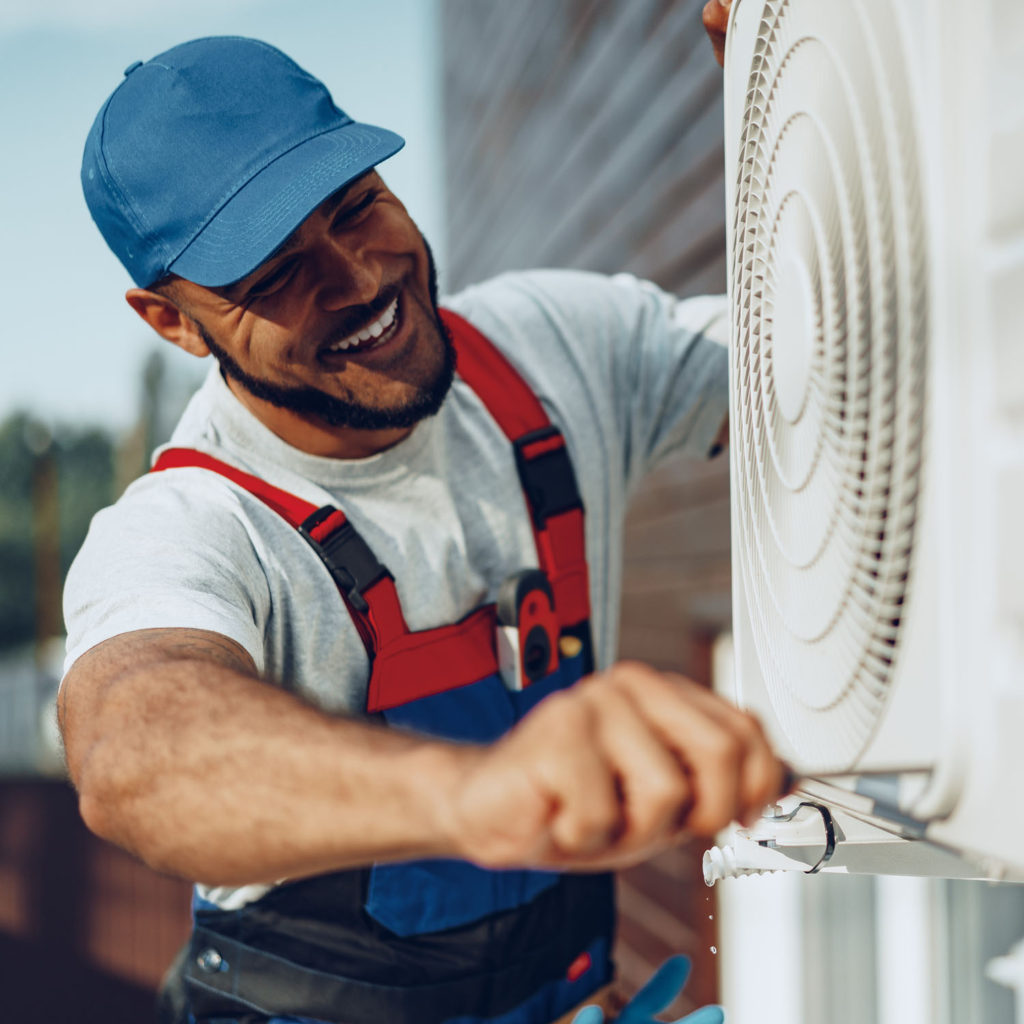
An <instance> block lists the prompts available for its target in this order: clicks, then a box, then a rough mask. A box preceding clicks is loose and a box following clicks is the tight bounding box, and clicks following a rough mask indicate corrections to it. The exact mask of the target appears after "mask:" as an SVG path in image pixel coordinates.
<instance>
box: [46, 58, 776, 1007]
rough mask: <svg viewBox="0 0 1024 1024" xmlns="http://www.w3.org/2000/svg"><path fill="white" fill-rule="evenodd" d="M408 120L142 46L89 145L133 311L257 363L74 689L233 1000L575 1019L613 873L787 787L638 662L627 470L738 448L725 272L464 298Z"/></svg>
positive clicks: (149, 532) (123, 514) (71, 732)
mask: <svg viewBox="0 0 1024 1024" xmlns="http://www.w3.org/2000/svg"><path fill="white" fill-rule="evenodd" d="M401 145H402V142H401V140H400V139H399V138H398V137H397V136H395V135H394V134H393V133H390V132H387V131H385V130H383V129H379V128H374V127H372V126H368V125H361V124H358V123H355V122H353V121H351V120H350V119H349V118H348V117H347V116H346V115H344V114H343V113H342V112H341V111H339V110H338V109H337V108H336V107H335V106H334V105H333V102H332V101H331V99H330V97H329V96H328V95H327V93H326V90H325V89H324V88H323V86H322V84H321V83H319V82H318V81H317V80H316V79H314V78H312V77H311V76H309V75H308V74H306V73H305V72H304V71H302V70H301V69H300V68H298V67H297V66H296V65H294V64H293V63H292V62H291V61H290V60H288V59H287V58H286V57H285V56H284V55H283V54H281V53H279V52H278V51H276V50H274V49H273V48H272V47H269V46H267V45H266V44H263V43H259V42H256V41H253V40H245V39H237V38H223V39H207V40H196V41H193V42H191V43H186V44H183V45H182V46H180V47H175V48H174V49H172V50H170V51H168V52H167V53H165V54H161V55H160V56H158V57H156V58H154V59H153V60H151V61H149V62H147V63H145V64H137V65H133V66H132V67H131V68H129V69H128V70H127V72H126V77H125V79H124V81H123V82H122V83H121V85H120V86H119V87H118V89H117V90H115V92H114V93H113V95H112V96H111V98H110V99H109V100H108V102H107V103H106V104H105V105H104V107H103V109H102V110H101V111H100V114H99V115H98V117H97V120H96V122H95V124H94V127H93V131H92V133H91V134H90V137H89V140H88V142H87V145H86V153H85V158H84V161H83V171H82V180H83V187H84V189H85V192H86V197H87V200H88V202H89V205H90V210H91V212H92V214H93V217H94V219H95V220H96V222H97V225H98V226H99V228H100V230H101V231H102V233H103V234H104V237H105V238H106V240H107V241H108V244H109V245H110V246H111V248H112V249H113V250H114V252H115V253H116V254H117V255H118V257H119V258H120V259H121V260H122V262H123V263H124V265H125V266H126V268H127V269H128V270H129V272H130V273H131V275H132V277H133V278H134V281H135V287H133V288H131V289H130V290H129V291H128V293H127V296H126V297H127V300H128V302H129V303H130V305H131V306H132V307H133V309H135V310H136V312H137V313H138V314H139V315H140V316H141V317H142V318H143V319H144V320H146V322H147V323H149V324H150V325H151V326H152V327H153V328H154V329H155V330H156V331H157V332H158V333H159V334H160V335H161V336H162V337H164V338H165V339H167V340H168V341H170V342H172V343H173V344H176V345H178V346H179V347H181V348H183V349H185V350H186V351H188V352H190V353H192V354H195V355H198V356H203V355H207V354H209V353H213V354H214V355H215V357H216V359H217V363H218V365H219V370H220V372H219V373H216V372H214V373H211V375H210V376H209V377H208V379H207V381H206V383H205V384H204V386H203V388H202V389H201V391H200V392H199V393H198V394H197V396H196V397H195V399H193V402H192V403H191V404H190V406H189V408H188V410H187V411H186V413H185V415H184V416H183V419H182V421H181V423H180V424H179V426H178V428H177V430H176V432H175V435H174V438H173V440H172V446H173V447H172V449H171V450H169V451H165V452H164V453H162V455H161V456H160V458H159V460H158V461H157V464H156V469H157V470H158V472H154V473H151V474H148V475H147V476H146V477H145V478H143V479H142V480H140V481H137V482H136V483H135V484H133V485H132V487H131V488H129V490H128V491H127V492H126V494H125V495H124V497H123V498H122V499H121V500H120V501H119V502H118V504H117V505H116V506H114V507H113V508H112V509H109V510H106V511H105V512H103V513H101V514H100V515H99V516H98V517H97V518H96V520H95V522H94V525H93V528H92V530H91V531H90V536H89V538H88V540H87V542H86V544H85V546H84V548H83V550H82V552H81V554H80V555H79V558H78V559H77V560H76V563H75V566H74V567H73V569H72V572H71V574H70V576H69V580H68V586H67V592H66V601H65V603H66V612H67V620H68V630H69V653H68V668H67V672H66V675H65V679H64V682H63V686H62V691H61V699H60V718H61V725H62V729H63V734H64V738H65V744H66V749H67V757H68V765H69V769H70V772H71V775H72V778H73V780H74V782H75V784H76V786H77V788H78V792H79V796H80V805H81V810H82V814H83V816H84V818H85V820H86V822H87V823H88V824H89V826H90V827H91V828H92V829H94V830H95V831H96V832H97V833H99V834H100V835H103V836H105V837H107V838H109V839H111V840H113V841H114V842H117V843H119V844H120V845H122V846H124V847H125V848H127V849H129V850H132V851H133V852H135V853H136V854H138V855H139V856H140V857H141V858H142V859H144V860H145V861H147V862H148V863H150V864H151V865H153V866H154V867H156V868H158V869H160V870H164V871H168V872H171V873H174V874H178V875H181V876H183V877H187V878H190V879H193V880H196V881H197V882H198V883H200V884H199V886H198V887H197V896H196V901H195V917H196V929H195V934H194V936H193V940H192V944H191V946H190V950H189V953H188V957H187V965H186V971H185V973H186V978H187V988H188V999H189V1007H188V1012H189V1013H190V1014H191V1015H192V1018H193V1019H198V1020H218V1021H227V1020H232V1021H235V1020H237V1021H242V1020H246V1021H268V1020H275V1021H280V1020H300V1019H301V1020H306V1021H328V1022H330V1021H359V1022H363V1021H366V1022H369V1021H379V1020H384V1019H387V1020H389V1021H410V1022H411V1021H413V1020H415V1021H422V1022H424V1024H425V1022H429V1021H438V1022H441V1021H448V1022H453V1021H456V1020H457V1021H459V1022H463V1024H468V1022H474V1021H483V1020H500V1021H503V1022H508V1024H513V1022H515V1024H520V1022H522V1024H527V1022H538V1024H540V1022H547V1021H553V1020H556V1019H558V1018H561V1017H562V1016H564V1015H566V1014H567V1013H569V1012H571V1010H572V1008H573V1007H574V1006H576V1005H577V1004H579V1003H580V1002H581V1001H583V1000H585V999H586V998H588V997H591V996H593V994H594V993H595V992H598V996H597V998H598V999H601V998H605V997H604V996H602V995H601V993H604V992H606V991H607V989H606V986H607V983H608V982H609V980H610V977H611V963H610V959H609V951H610V941H611V929H612V924H613V911H612V907H611V896H610V885H609V877H608V875H607V874H605V873H606V872H608V871H610V870H612V869H615V868H617V867H620V866H625V865H628V864H633V863H637V862H638V861H640V860H643V859H645V858H647V857H649V856H651V855H652V854H654V853H656V852H658V851H660V850H662V849H665V848H666V847H668V846H669V845H671V844H673V843H675V842H678V841H679V839H680V837H681V836H683V835H687V834H700V835H711V834H712V833H713V832H715V831H716V830H717V829H718V828H720V827H721V826H723V825H724V824H725V823H726V822H728V821H729V820H731V819H733V818H736V817H740V818H746V817H750V816H752V815H755V814H756V813H757V812H758V811H759V809H760V808H761V807H762V806H763V805H764V804H765V803H766V802H768V801H770V800H771V799H772V798H773V797H774V796H775V795H776V794H777V792H778V790H779V787H780V785H781V783H782V769H781V767H780V765H779V764H778V762H777V761H776V760H775V758H774V757H773V755H772V753H771V751H770V750H769V748H768V746H767V744H766V742H765V740H764V737H763V735H762V734H761V731H760V729H759V727H758V726H757V724H756V723H755V722H754V721H753V720H752V719H751V718H749V717H748V716H746V715H744V714H741V713H740V712H738V711H736V710H735V709H733V708H732V707H730V706H728V705H727V704H725V703H723V702H721V701H718V700H717V699H715V698H714V697H713V696H711V695H710V694H708V693H707V692H706V691H704V690H703V689H701V688H699V687H696V686H694V685H693V684H691V683H689V682H688V681H686V680H683V679H680V678H678V677H673V676H668V675H664V674H660V673H657V672H654V671H653V670H651V669H649V668H647V667H645V666H642V665H635V664H614V624H615V621H616V614H617V601H618V575H617V573H618V569H617V564H618V549H619V544H620V534H621V526H622V516H623V513H624V498H623V495H624V492H625V491H626V489H627V488H628V487H629V486H631V485H632V484H633V483H634V482H635V481H636V480H637V479H638V478H639V477H640V476H641V475H642V473H643V472H644V471H645V470H646V469H647V468H648V467H649V466H650V465H652V464H653V463H654V462H655V461H656V460H657V459H658V458H659V457H661V456H662V455H663V454H664V453H666V452H667V451H670V450H674V449H678V448H681V447H682V448H687V447H688V448H689V449H690V450H691V451H692V452H693V453H694V454H704V453H706V452H707V451H709V450H710V449H711V448H712V447H713V444H714V442H715V438H716V436H717V435H718V433H719V431H720V425H721V422H722V419H723V416H724V413H725V403H724V392H725V384H724V373H725V369H724V368H725V359H724V353H723V351H722V349H721V347H720V346H719V345H718V344H716V342H714V341H712V340H711V339H710V338H708V337H706V336H705V333H704V332H705V329H708V330H711V329H717V330H720V329H721V302H720V300H717V299H716V300H696V301H694V302H691V303H686V304H683V303H677V302H675V301H674V300H673V299H672V298H671V297H669V296H666V295H664V294H663V293H660V292H658V291H657V290H656V289H654V288H652V287H651V286H649V285H645V284H642V283H640V282H636V281H633V280H632V279H614V280H612V281H608V280H605V279H601V278H597V277H594V276H592V275H579V274H560V273H552V272H549V273H545V274H527V275H509V276H508V277H505V278H502V279H499V280H497V281H495V282H488V283H485V284H483V285H481V286H479V287H478V288H475V289H470V290H469V291H467V292H465V293H463V294H462V295H460V296H456V297H452V298H451V299H450V300H449V301H448V302H447V304H446V305H448V306H449V307H451V310H452V312H446V313H439V311H438V307H437V300H436V295H435V284H434V274H433V266H432V261H431V257H430V253H429V250H428V248H427V246H426V243H425V242H424V241H423V239H422V238H421V236H420V235H419V232H418V231H417V230H416V228H415V225H414V224H413V223H412V221H411V220H410V218H409V217H408V215H407V214H406V212H405V210H404V208H403V207H402V205H401V203H400V202H399V201H398V199H397V198H396V197H395V196H394V195H393V194H392V193H391V192H390V191H389V190H388V189H387V187H386V185H385V184H384V182H383V181H382V179H381V178H380V176H379V175H378V173H377V171H376V169H375V168H376V166H377V165H378V164H379V163H380V162H381V161H383V160H386V159H387V157H389V156H390V155H392V154H393V153H394V152H395V151H397V149H398V148H400V146H401ZM479 331H482V332H483V334H482V335H481V334H480V333H478V332H479ZM456 363H457V368H458V375H457V376H454V377H453V372H454V370H455V368H456ZM496 602H497V603H496ZM591 668H596V669H597V670H598V671H597V672H594V673H591V672H590V669H591ZM584 674H586V675H587V679H586V680H585V681H584V682H583V683H582V684H581V685H578V686H571V688H570V684H572V683H573V682H575V680H576V679H578V678H579V677H580V676H581V675H584ZM540 698H544V699H543V700H541V699H540ZM608 998H610V997H608ZM609 1005H611V1004H609Z"/></svg>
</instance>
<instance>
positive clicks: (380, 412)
mask: <svg viewBox="0 0 1024 1024" xmlns="http://www.w3.org/2000/svg"><path fill="white" fill-rule="evenodd" d="M423 245H424V247H425V248H426V251H427V264H428V266H429V269H430V275H429V292H430V308H431V312H432V314H433V322H434V326H435V327H436V329H437V332H438V335H439V337H440V338H441V343H442V347H443V358H442V362H441V366H440V367H439V368H438V370H437V372H436V373H435V375H434V377H433V378H432V379H430V380H428V381H425V382H422V383H420V384H419V386H418V387H417V388H416V390H415V392H414V394H412V395H411V396H410V397H409V398H408V399H407V400H406V401H405V402H403V403H402V404H401V405H399V406H392V407H391V408H387V409H380V408H377V407H375V406H370V405H364V404H363V403H361V402H360V401H359V400H358V399H356V398H348V399H346V398H338V397H336V396H335V395H331V394H328V393H327V392H326V391H321V390H319V388H314V387H308V386H300V387H287V386H285V385H281V384H275V383H274V382H273V381H268V380H264V379H262V378H260V377H254V376H253V375H252V374H250V373H248V372H247V371H246V370H243V369H242V367H241V366H239V365H238V363H237V362H236V361H235V359H234V358H233V357H232V356H231V355H229V354H228V353H227V352H225V351H224V349H223V348H221V346H220V345H219V344H218V343H217V342H216V341H214V340H213V338H211V337H210V333H209V331H207V330H206V327H205V326H204V325H203V324H202V323H200V322H199V321H197V320H195V317H193V320H194V321H195V323H196V326H197V328H198V330H199V333H200V335H201V336H202V338H203V341H204V342H205V343H206V346H207V348H209V350H210V351H211V352H212V353H213V355H214V357H215V358H216V360H217V362H218V363H219V364H220V372H221V375H222V376H224V377H225V378H227V377H230V378H231V379H232V380H234V381H235V382H236V383H238V384H240V385H241V386H242V387H243V388H245V390H246V391H248V392H249V393H250V394H251V395H253V396H255V397H256V398H260V399H262V400H263V401H265V402H269V403H270V404H271V405H275V406H277V407H279V408H281V409H287V410H288V411H289V412H294V413H298V414H299V415H300V416H304V417H309V418H313V419H317V420H321V421H322V422H324V423H327V424H328V425H329V426H332V427H352V428H354V429H356V430H390V429H392V428H395V427H401V428H405V427H412V426H415V424H417V423H419V421H420V420H422V419H425V418H426V417H427V416H433V415H434V413H436V412H437V411H438V410H439V409H440V408H441V403H442V402H443V401H444V399H445V396H446V395H447V394H448V391H449V389H450V388H451V386H452V380H453V378H454V376H455V346H454V344H453V343H452V338H451V335H450V334H449V333H448V328H447V327H445V325H444V322H443V321H442V320H441V316H440V313H439V312H438V297H437V267H436V265H435V263H434V254H433V253H432V252H431V251H430V246H429V245H427V242H426V239H424V240H423ZM369 315H370V314H369V311H368V316H369Z"/></svg>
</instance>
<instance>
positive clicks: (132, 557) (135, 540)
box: [64, 470, 269, 672]
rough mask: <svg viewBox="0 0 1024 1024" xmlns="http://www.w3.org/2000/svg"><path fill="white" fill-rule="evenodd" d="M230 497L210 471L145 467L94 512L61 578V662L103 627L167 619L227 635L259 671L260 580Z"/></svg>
mask: <svg viewBox="0 0 1024 1024" xmlns="http://www.w3.org/2000/svg"><path fill="white" fill-rule="evenodd" d="M176 472H181V473H190V474H195V473H201V471H199V470H182V471H176ZM238 503H239V499H238V497H237V496H236V495H235V494H234V493H233V492H232V491H231V490H230V488H229V487H228V486H227V485H226V484H224V483H223V482H221V481H219V480H214V481H212V482H210V483H206V482H205V481H202V480H200V481H199V482H198V484H194V485H193V486H192V487H191V489H190V490H188V491H186V490H185V489H184V488H179V487H177V486H175V484H174V482H173V481H171V480H170V479H169V477H165V474H159V475H157V474H153V475H151V476H147V477H143V478H142V479H141V480H139V481H136V482H135V483H134V484H132V486H131V487H130V488H129V489H128V490H127V491H126V492H125V494H124V495H123V496H122V498H121V499H120V500H119V501H118V502H117V503H116V504H115V505H113V506H111V507H110V508H106V509H104V510H103V511H101V512H99V513H97V515H96V516H95V517H94V518H93V521H92V524H91V525H90V528H89V533H88V536H87V537H86V540H85V544H84V545H83V546H82V549H81V551H80V552H79V553H78V555H77V557H76V558H75V561H74V563H73V564H72V566H71V570H70V572H69V573H68V578H67V582H66V584H65V587H64V619H65V625H66V628H67V633H68V645H67V658H66V661H65V666H64V667H65V672H67V670H68V669H69V668H70V667H71V665H72V664H73V663H74V662H75V660H76V659H77V658H79V657H80V656H81V655H82V654H83V653H85V652H86V651H87V650H89V649H90V648H92V647H94V646H95V645H96V644H98V643H101V642H102V641H104V640H108V639H110V638H111V637H114V636H117V635H119V634H121V633H127V632H132V631H134V630H140V629H157V628H175V627H176V628H191V629H204V630H210V631H212V632H216V633H221V634H223V635H224V636H227V637H230V638H231V639H232V640H234V641H236V642H237V643H238V644H240V645H241V646H242V647H243V648H244V649H245V650H246V651H247V652H248V653H249V654H250V655H251V657H252V658H253V660H254V662H255V663H256V667H257V669H259V670H261V671H262V670H263V668H264V665H263V662H264V647H263V633H264V625H265V623H266V619H267V615H268V611H269V588H268V586H267V581H266V577H265V574H264V571H263V569H262V568H261V566H260V562H259V559H258V558H257V553H256V551H255V549H254V547H253V540H252V538H251V537H250V535H249V533H248V531H247V529H246V527H245V526H244V525H243V520H242V518H241V516H240V514H239V504H238Z"/></svg>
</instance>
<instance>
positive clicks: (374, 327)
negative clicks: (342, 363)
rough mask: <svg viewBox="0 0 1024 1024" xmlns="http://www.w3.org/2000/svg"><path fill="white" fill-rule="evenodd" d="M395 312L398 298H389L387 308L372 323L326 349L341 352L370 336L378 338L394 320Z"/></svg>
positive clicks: (366, 339) (367, 339)
mask: <svg viewBox="0 0 1024 1024" xmlns="http://www.w3.org/2000/svg"><path fill="white" fill-rule="evenodd" d="M397 313H398V299H397V298H394V299H392V300H391V303H390V304H389V305H388V308H387V309H385V310H384V312H383V313H381V315H380V316H379V317H378V318H377V319H376V320H374V322H373V323H372V324H369V325H367V326H366V327H364V328H362V330H359V331H356V332H355V333H354V334H350V335H349V336H348V337H347V338H342V339H341V341H338V342H335V343H334V344H333V345H331V347H330V348H329V349H328V351H329V352H342V351H344V350H345V349H347V348H352V346H353V345H358V344H360V343H361V342H364V341H369V340H370V339H371V338H379V337H380V336H381V335H382V334H383V333H384V332H385V331H387V330H388V329H389V328H390V327H391V325H392V324H393V323H394V322H395V316H396V314H397Z"/></svg>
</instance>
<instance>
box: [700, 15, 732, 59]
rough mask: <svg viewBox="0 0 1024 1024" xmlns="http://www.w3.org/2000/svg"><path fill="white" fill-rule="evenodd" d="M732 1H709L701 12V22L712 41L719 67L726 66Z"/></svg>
mask: <svg viewBox="0 0 1024 1024" xmlns="http://www.w3.org/2000/svg"><path fill="white" fill-rule="evenodd" d="M731 5H732V0H708V2H707V3H706V4H705V5H704V10H703V11H702V12H701V20H702V21H703V23H704V30H705V31H706V32H707V34H708V38H709V39H710V40H711V46H712V48H713V49H714V51H715V60H716V61H718V63H719V65H720V66H722V67H724V66H725V34H726V28H727V27H728V25H729V8H730V7H731Z"/></svg>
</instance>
